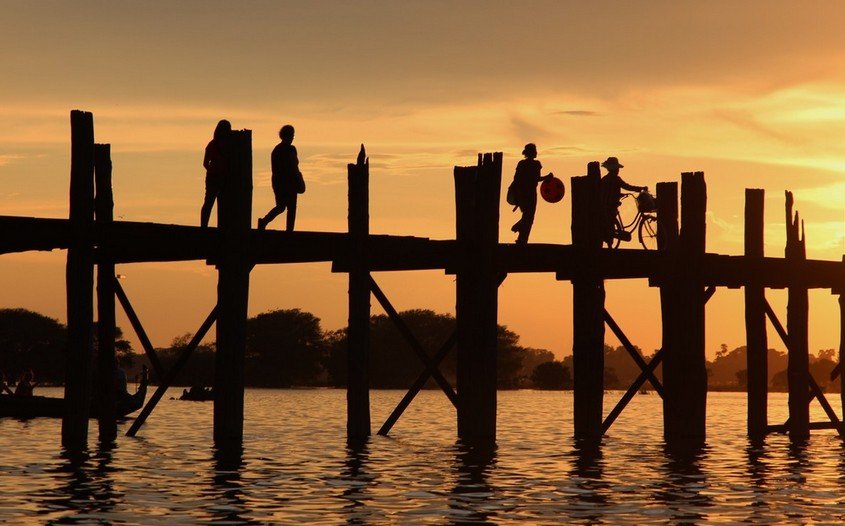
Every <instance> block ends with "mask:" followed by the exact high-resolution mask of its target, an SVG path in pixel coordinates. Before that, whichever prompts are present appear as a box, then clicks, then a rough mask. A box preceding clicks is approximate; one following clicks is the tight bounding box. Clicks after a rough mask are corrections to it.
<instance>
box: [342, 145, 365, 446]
mask: <svg viewBox="0 0 845 526" xmlns="http://www.w3.org/2000/svg"><path fill="white" fill-rule="evenodd" d="M348 181H349V217H348V220H349V221H348V224H349V256H350V268H349V329H348V335H347V342H348V356H347V369H346V370H347V381H346V435H347V438H348V439H350V440H361V439H364V438H366V437H368V436H370V432H371V431H370V274H369V264H368V256H369V246H368V243H367V241H368V237H369V234H370V194H369V192H370V188H369V185H370V165H369V159H367V158H366V154H365V152H364V146H363V145H362V146H361V153H360V154H359V155H358V160H357V162H356V163H355V164H351V163H350V164H349V165H348Z"/></svg>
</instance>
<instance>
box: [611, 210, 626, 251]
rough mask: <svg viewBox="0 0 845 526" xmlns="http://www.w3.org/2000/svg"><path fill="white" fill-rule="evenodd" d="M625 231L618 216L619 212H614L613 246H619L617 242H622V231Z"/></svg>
mask: <svg viewBox="0 0 845 526" xmlns="http://www.w3.org/2000/svg"><path fill="white" fill-rule="evenodd" d="M624 231H625V227H624V226H623V225H622V218H621V217H619V214H616V223H615V225H614V226H613V248H614V249H616V248H619V244H620V243H621V242H622V232H624Z"/></svg>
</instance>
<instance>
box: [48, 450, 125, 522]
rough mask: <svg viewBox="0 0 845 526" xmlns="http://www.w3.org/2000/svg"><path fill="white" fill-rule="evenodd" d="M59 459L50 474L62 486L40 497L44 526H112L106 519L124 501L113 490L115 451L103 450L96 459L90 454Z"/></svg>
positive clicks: (70, 454) (70, 453)
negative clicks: (93, 523) (103, 525)
mask: <svg viewBox="0 0 845 526" xmlns="http://www.w3.org/2000/svg"><path fill="white" fill-rule="evenodd" d="M60 459H61V461H60V463H59V465H58V466H56V467H55V468H53V469H52V470H48V471H51V472H52V473H54V475H55V477H56V478H57V479H60V480H61V481H62V483H61V484H59V485H58V486H57V487H56V488H55V489H53V490H50V491H46V492H44V493H43V494H41V495H39V496H37V500H38V501H39V503H40V506H39V514H40V515H44V516H45V517H44V518H45V524H57V523H61V524H83V523H85V524H90V523H91V522H92V521H93V522H96V523H103V524H106V523H109V522H110V521H109V520H107V518H106V517H109V516H110V514H111V512H113V510H114V509H115V507H116V505H117V504H118V503H119V502H120V501H121V500H122V497H123V495H122V494H121V493H119V492H116V491H115V490H114V483H113V480H112V476H111V472H112V471H113V468H112V467H111V464H112V447H111V446H110V445H107V446H106V447H101V448H100V449H98V450H97V451H96V453H95V455H94V457H93V458H91V457H90V456H89V454H88V453H87V452H78V451H63V452H62V453H61V455H60Z"/></svg>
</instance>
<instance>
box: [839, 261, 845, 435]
mask: <svg viewBox="0 0 845 526" xmlns="http://www.w3.org/2000/svg"><path fill="white" fill-rule="evenodd" d="M842 261H843V262H845V257H843V258H842ZM843 364H845V294H843V291H839V371H840V372H839V402H840V406H839V407H841V408H842V420H843V421H845V374H842V366H843Z"/></svg>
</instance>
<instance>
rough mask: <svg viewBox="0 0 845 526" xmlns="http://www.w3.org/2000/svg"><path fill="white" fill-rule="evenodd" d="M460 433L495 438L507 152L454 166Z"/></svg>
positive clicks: (477, 439) (473, 438)
mask: <svg viewBox="0 0 845 526" xmlns="http://www.w3.org/2000/svg"><path fill="white" fill-rule="evenodd" d="M454 175H455V200H456V239H457V242H458V251H459V252H458V257H457V260H458V262H459V263H458V267H457V276H456V308H455V311H456V318H457V383H458V436H459V437H460V438H461V440H463V441H464V442H467V443H483V442H491V441H495V439H496V339H497V311H498V284H499V279H498V274H497V265H496V255H497V254H496V248H497V246H498V241H499V197H500V193H501V185H502V154H501V153H495V154H490V153H486V154H484V155H483V156H482V155H480V154H479V158H478V165H477V166H474V167H455V171H454Z"/></svg>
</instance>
